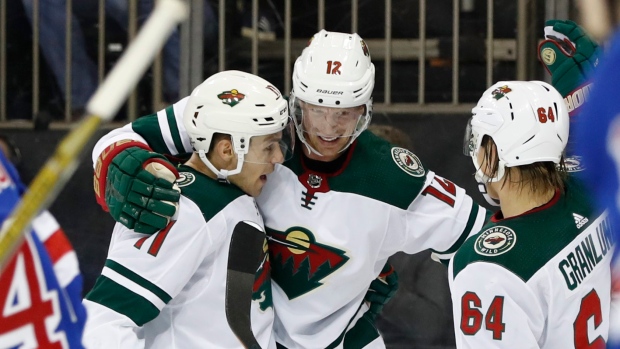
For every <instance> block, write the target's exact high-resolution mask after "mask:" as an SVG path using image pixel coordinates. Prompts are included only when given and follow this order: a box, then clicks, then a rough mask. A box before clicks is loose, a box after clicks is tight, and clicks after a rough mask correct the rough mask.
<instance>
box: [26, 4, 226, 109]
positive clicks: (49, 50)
mask: <svg viewBox="0 0 620 349" xmlns="http://www.w3.org/2000/svg"><path fill="white" fill-rule="evenodd" d="M34 1H39V25H40V31H39V34H40V38H41V43H42V45H41V49H42V52H43V56H44V57H45V60H46V61H47V64H48V65H49V67H50V69H51V70H52V73H53V76H54V78H55V80H56V83H57V84H58V87H59V88H60V90H61V92H62V94H63V96H67V95H68V91H66V85H65V50H64V49H62V48H64V47H65V24H66V23H67V19H66V4H67V3H66V0H22V3H23V5H24V9H25V10H26V15H27V16H28V19H29V20H30V23H31V24H32V23H33V18H32V14H33V5H34ZM153 6H154V0H139V1H138V23H139V24H142V23H143V22H145V21H146V18H147V17H148V14H149V13H150V12H151V9H152V8H153ZM105 10H106V14H108V15H109V16H110V17H112V18H113V19H114V20H115V21H116V22H117V23H118V24H119V25H120V26H121V27H122V28H124V29H125V30H127V27H128V23H129V16H128V1H126V0H106V1H105ZM204 23H205V28H204V35H205V40H206V41H207V42H209V43H210V42H214V41H215V38H216V36H217V17H216V16H215V14H214V11H213V8H212V7H211V4H210V2H209V1H207V0H205V4H204ZM86 40H87V38H86V37H85V35H84V33H83V31H82V28H81V27H80V25H79V22H78V18H77V17H76V15H75V14H74V15H73V16H72V18H71V49H72V60H71V67H72V68H71V76H72V77H71V111H72V114H73V115H81V114H82V113H83V112H84V107H85V105H86V102H87V101H88V99H89V98H90V96H91V95H92V94H93V93H94V91H95V89H96V88H97V85H98V81H97V67H96V63H95V62H94V61H93V60H92V59H91V57H89V56H88V54H87V51H86ZM209 46H213V45H209ZM179 55H180V35H179V30H176V31H175V32H174V33H173V34H172V36H171V37H170V39H168V42H167V43H166V45H165V46H164V51H163V56H164V57H163V59H164V91H163V94H164V100H165V101H166V102H175V101H176V100H177V99H178V97H179Z"/></svg>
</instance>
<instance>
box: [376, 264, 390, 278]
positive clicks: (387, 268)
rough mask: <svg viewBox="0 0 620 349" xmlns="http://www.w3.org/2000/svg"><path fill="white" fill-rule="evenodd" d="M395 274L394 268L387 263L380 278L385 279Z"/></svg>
mask: <svg viewBox="0 0 620 349" xmlns="http://www.w3.org/2000/svg"><path fill="white" fill-rule="evenodd" d="M393 272H394V267H393V266H392V264H391V263H386V264H385V265H384V266H383V269H382V270H381V274H379V277H380V278H384V277H386V276H388V275H390V274H392V273H393Z"/></svg>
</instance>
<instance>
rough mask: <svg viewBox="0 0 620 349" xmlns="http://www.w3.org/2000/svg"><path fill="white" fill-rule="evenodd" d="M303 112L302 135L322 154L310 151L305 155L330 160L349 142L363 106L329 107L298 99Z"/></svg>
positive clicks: (362, 111) (361, 113) (305, 149)
mask: <svg viewBox="0 0 620 349" xmlns="http://www.w3.org/2000/svg"><path fill="white" fill-rule="evenodd" d="M299 104H300V107H301V109H302V112H303V114H302V115H303V122H302V125H303V129H304V133H305V135H304V137H305V138H306V141H307V142H308V143H309V144H310V146H311V147H312V148H314V149H315V150H316V151H318V152H319V153H321V154H322V156H319V155H317V154H314V153H312V152H307V148H304V151H306V155H308V156H309V157H310V158H312V159H315V160H321V161H332V160H334V159H336V158H337V157H338V156H339V155H340V154H339V153H340V151H342V150H343V149H344V147H346V146H347V144H348V143H349V139H350V137H351V136H352V135H353V133H354V132H355V128H356V126H357V123H358V122H359V120H360V118H361V117H362V115H363V114H364V106H359V107H352V108H329V107H323V106H318V105H314V104H310V103H305V102H303V101H300V103H299Z"/></svg>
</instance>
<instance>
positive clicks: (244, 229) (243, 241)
mask: <svg viewBox="0 0 620 349" xmlns="http://www.w3.org/2000/svg"><path fill="white" fill-rule="evenodd" d="M265 238H266V236H265V233H264V232H262V231H261V230H259V229H258V228H257V227H256V226H255V224H254V223H252V222H239V223H238V224H237V225H236V226H235V228H234V229H233V234H232V238H231V240H230V248H229V250H228V271H227V274H226V320H227V321H228V325H230V328H231V329H232V331H233V332H234V333H235V335H236V336H237V338H239V341H241V343H242V344H243V345H244V346H245V347H246V348H248V349H260V345H259V344H258V342H257V341H256V338H254V333H253V332H252V322H251V315H250V313H251V309H252V293H253V287H254V280H255V279H256V271H257V270H258V268H259V267H260V265H261V263H262V262H263V260H264V258H265V254H266V253H267V251H266V250H264V249H263V248H264V247H265V244H266V241H265ZM270 286H271V285H270Z"/></svg>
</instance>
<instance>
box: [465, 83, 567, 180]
mask: <svg viewBox="0 0 620 349" xmlns="http://www.w3.org/2000/svg"><path fill="white" fill-rule="evenodd" d="M472 114H473V115H472V118H471V120H470V124H469V126H468V129H467V130H466V133H465V142H464V152H465V153H466V155H469V156H471V157H472V160H473V162H474V165H475V166H476V169H477V173H476V179H478V180H479V181H482V182H495V181H499V180H500V179H501V178H503V176H504V173H505V168H506V167H514V166H521V165H528V164H532V163H536V162H546V161H552V162H554V163H556V164H558V163H559V162H560V160H561V158H562V153H563V151H564V148H565V147H566V143H567V141H568V131H569V123H570V120H569V116H568V111H567V108H566V105H565V104H564V100H563V99H562V97H561V95H560V94H559V93H558V92H557V91H556V90H555V89H554V88H553V87H552V86H551V85H549V84H547V83H545V82H542V81H529V82H526V81H502V82H498V83H496V84H495V85H493V86H491V87H490V88H489V89H488V90H486V91H485V92H484V93H483V95H482V97H481V98H480V100H479V101H478V104H477V105H476V107H474V108H473V109H472ZM485 135H488V136H489V137H491V138H492V139H493V141H494V142H495V145H496V150H497V156H498V159H499V168H498V173H497V174H496V175H495V176H494V177H492V178H489V177H488V176H487V175H485V174H484V172H483V171H482V170H481V169H480V168H479V165H478V162H477V154H478V152H479V150H480V147H481V145H482V138H483V137H484V136H485Z"/></svg>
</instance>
